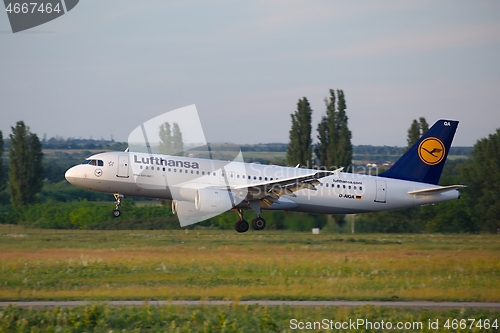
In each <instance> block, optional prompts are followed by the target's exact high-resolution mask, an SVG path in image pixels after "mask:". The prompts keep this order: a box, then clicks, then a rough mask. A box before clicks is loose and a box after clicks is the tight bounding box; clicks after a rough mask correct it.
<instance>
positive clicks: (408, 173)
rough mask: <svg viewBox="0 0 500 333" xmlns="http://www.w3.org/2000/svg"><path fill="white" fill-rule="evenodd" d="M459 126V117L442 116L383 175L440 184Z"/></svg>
mask: <svg viewBox="0 0 500 333" xmlns="http://www.w3.org/2000/svg"><path fill="white" fill-rule="evenodd" d="M457 127H458V121H456V120H444V119H441V120H438V121H437V122H436V123H435V124H434V125H432V127H431V128H430V129H429V130H428V131H427V132H425V133H424V134H423V135H422V137H421V138H420V139H419V140H418V141H417V142H416V143H415V144H414V145H413V146H411V148H410V149H409V150H408V151H407V152H406V153H405V154H404V155H403V156H401V158H400V159H399V160H397V161H396V163H394V165H393V166H392V167H391V168H390V169H389V170H387V171H386V172H384V173H381V174H380V175H379V176H380V177H386V178H395V179H402V180H410V181H415V182H420V183H427V184H435V185H437V183H438V182H439V177H441V172H443V167H444V162H445V161H446V157H447V156H448V152H449V151H450V147H451V142H452V141H453V137H454V136H455V131H456V130H457Z"/></svg>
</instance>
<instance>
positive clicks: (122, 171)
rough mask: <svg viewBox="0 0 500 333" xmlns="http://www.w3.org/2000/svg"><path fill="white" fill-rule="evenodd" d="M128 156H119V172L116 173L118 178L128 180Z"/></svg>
mask: <svg viewBox="0 0 500 333" xmlns="http://www.w3.org/2000/svg"><path fill="white" fill-rule="evenodd" d="M128 164H129V161H128V155H120V156H118V171H117V173H116V176H117V177H123V178H128V169H129V167H128Z"/></svg>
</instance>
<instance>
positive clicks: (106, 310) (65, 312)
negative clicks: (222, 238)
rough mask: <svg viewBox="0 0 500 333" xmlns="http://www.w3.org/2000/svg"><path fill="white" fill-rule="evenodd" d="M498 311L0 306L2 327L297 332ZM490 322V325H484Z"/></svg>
mask: <svg viewBox="0 0 500 333" xmlns="http://www.w3.org/2000/svg"><path fill="white" fill-rule="evenodd" d="M498 317H499V313H498V311H488V310H474V309H461V310H412V309H395V308H381V307H373V306H364V307H355V308H329V307H289V306H279V307H263V306H257V305H244V306H239V305H238V303H237V302H235V303H234V304H232V305H229V306H199V307H191V306H168V305H167V306H160V307H155V306H148V305H146V304H145V305H144V306H141V307H127V308H126V307H110V306H105V305H99V304H95V305H88V306H84V307H76V308H57V307H56V308H54V309H30V310H26V309H20V308H16V307H13V306H10V307H8V308H6V309H4V310H3V311H1V310H0V332H90V331H92V332H106V333H107V332H114V331H118V332H293V331H297V328H298V327H301V326H299V322H300V323H301V324H300V325H304V326H303V327H307V326H305V325H308V324H307V323H308V322H309V323H310V324H309V325H311V327H314V326H313V325H317V326H316V328H317V329H314V331H316V332H317V331H318V328H319V329H322V331H323V332H326V331H328V328H329V326H330V325H332V326H333V329H332V330H331V331H334V332H337V331H340V332H358V331H366V332H391V331H392V332H395V331H398V330H394V329H392V330H389V329H375V328H376V327H377V326H376V325H377V323H378V325H380V323H381V321H382V320H383V321H384V327H388V326H389V324H388V323H390V325H391V326H392V327H396V325H398V324H399V325H409V326H408V327H414V329H406V330H404V331H405V332H443V331H446V332H496V331H497V329H495V328H493V327H492V326H494V325H495V324H494V323H495V320H497V323H498ZM471 319H474V322H472V320H471ZM358 320H361V322H359V326H351V327H350V328H349V329H341V330H338V329H335V325H342V323H347V324H349V322H350V321H351V322H354V323H358ZM453 320H455V323H456V325H460V320H462V325H466V326H465V327H466V328H462V329H449V330H448V329H446V328H445V324H446V322H447V321H448V323H449V324H450V325H453ZM479 320H481V324H480V325H481V326H482V327H481V328H479V324H478V323H479ZM486 320H487V321H486ZM315 322H316V323H317V324H315ZM430 322H432V323H435V324H437V325H438V329H435V328H434V327H431V328H430V327H429V323H430ZM486 322H487V323H488V324H487V325H486V326H487V327H488V328H485V327H484V324H485V323H486ZM368 323H370V324H368ZM492 324H493V325H492ZM321 325H327V326H323V327H321ZM344 325H346V324H344ZM369 325H371V328H372V329H370V326H369ZM471 325H472V326H471ZM344 327H345V326H344ZM294 328H295V330H294ZM299 331H301V332H303V331H304V330H299Z"/></svg>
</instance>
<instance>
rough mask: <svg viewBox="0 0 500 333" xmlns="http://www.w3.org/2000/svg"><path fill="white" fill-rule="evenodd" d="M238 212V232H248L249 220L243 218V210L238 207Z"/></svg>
mask: <svg viewBox="0 0 500 333" xmlns="http://www.w3.org/2000/svg"><path fill="white" fill-rule="evenodd" d="M236 212H237V213H238V217H239V218H238V222H236V224H235V225H234V229H236V231H238V232H246V231H248V228H249V226H248V222H247V221H245V220H244V219H243V210H242V209H240V208H238V210H237V211H236Z"/></svg>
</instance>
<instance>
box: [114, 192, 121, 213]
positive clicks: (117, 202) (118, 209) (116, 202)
mask: <svg viewBox="0 0 500 333" xmlns="http://www.w3.org/2000/svg"><path fill="white" fill-rule="evenodd" d="M113 195H114V197H115V200H116V201H115V205H116V206H115V210H114V211H113V217H115V218H116V217H120V215H121V214H122V213H121V212H120V206H121V205H122V199H123V194H119V193H115V194H113Z"/></svg>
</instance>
